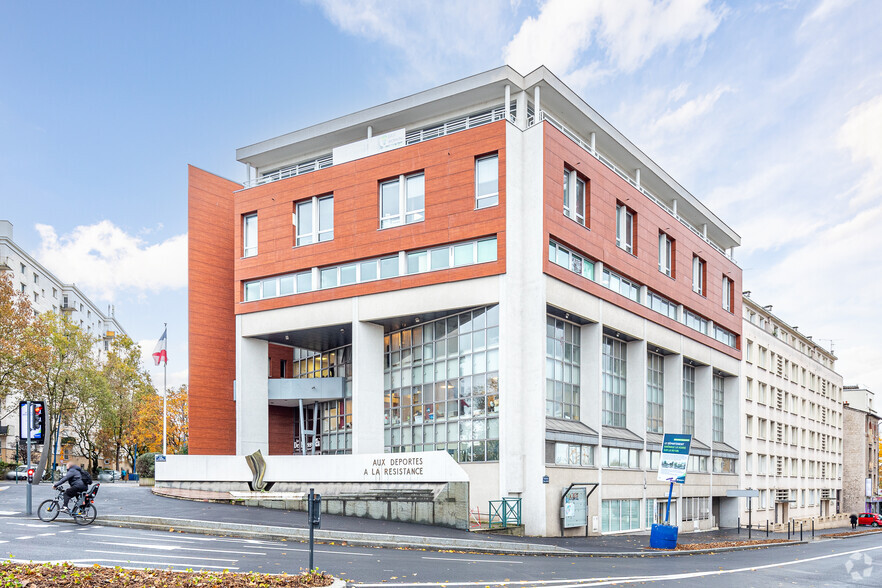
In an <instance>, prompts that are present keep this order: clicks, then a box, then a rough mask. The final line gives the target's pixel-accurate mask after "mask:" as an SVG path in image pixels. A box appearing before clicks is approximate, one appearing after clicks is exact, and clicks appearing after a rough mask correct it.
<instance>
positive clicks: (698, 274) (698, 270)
mask: <svg viewBox="0 0 882 588" xmlns="http://www.w3.org/2000/svg"><path fill="white" fill-rule="evenodd" d="M704 272H705V266H704V260H703V259H701V258H700V257H698V256H697V255H694V256H692V290H693V291H694V292H696V293H697V294H701V295H702V296H705V291H704Z"/></svg>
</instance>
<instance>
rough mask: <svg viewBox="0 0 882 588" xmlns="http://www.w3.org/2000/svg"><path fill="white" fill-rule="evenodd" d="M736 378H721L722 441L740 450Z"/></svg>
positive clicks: (738, 402) (739, 416)
mask: <svg viewBox="0 0 882 588" xmlns="http://www.w3.org/2000/svg"><path fill="white" fill-rule="evenodd" d="M738 380H739V378H737V377H732V378H723V441H725V442H726V444H727V445H730V446H732V447H734V448H735V449H738V450H740V449H741V413H740V412H739V410H738V407H739V406H740V403H741V388H740V386H739V383H738ZM828 449H829V448H828ZM739 465H740V464H739Z"/></svg>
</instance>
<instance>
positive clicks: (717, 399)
mask: <svg viewBox="0 0 882 588" xmlns="http://www.w3.org/2000/svg"><path fill="white" fill-rule="evenodd" d="M713 394H714V408H713V411H714V412H713V418H714V424H713V426H714V441H719V442H722V441H723V378H722V376H717V375H714V382H713Z"/></svg>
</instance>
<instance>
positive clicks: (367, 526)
mask: <svg viewBox="0 0 882 588" xmlns="http://www.w3.org/2000/svg"><path fill="white" fill-rule="evenodd" d="M44 494H45V496H44ZM51 494H52V490H51V486H45V485H40V486H38V487H35V488H34V504H35V507H36V505H38V504H39V503H40V501H42V500H45V498H48V497H50V495H51ZM182 497H183V496H182ZM187 498H190V499H188V500H181V499H178V498H166V497H162V496H157V495H155V494H153V493H152V492H151V491H150V489H149V488H141V487H138V486H136V485H135V484H132V483H120V482H117V483H115V484H102V485H101V489H100V491H99V493H98V496H97V500H96V505H97V507H98V512H99V522H102V523H103V524H108V525H110V524H112V525H120V526H129V527H139V528H154V529H162V530H168V529H169V528H174V529H175V530H178V531H190V532H198V533H206V534H215V535H216V534H223V535H237V536H244V537H253V538H261V537H263V538H276V539H279V538H286V539H290V540H302V539H304V538H305V536H306V529H307V526H306V513H305V512H302V511H290V510H282V509H273V508H262V507H248V506H240V505H234V504H227V503H217V502H201V501H198V500H205V499H210V498H216V497H213V496H211V495H205V493H202V492H198V493H193V494H192V495H191V496H188V497H187ZM19 502H20V504H18V503H19ZM13 504H14V505H15V506H16V507H18V508H17V510H23V504H24V485H22V484H19V485H18V486H15V485H14V484H13V485H10V486H9V488H8V490H7V491H4V492H0V511H11V510H13V509H12V508H11V505H13ZM838 530H845V529H844V528H843V529H838ZM836 531H837V529H825V530H823V531H816V535H821V534H824V533H832V532H836ZM316 537H317V539H318V540H320V541H327V542H330V541H333V542H338V543H339V542H347V543H350V544H362V545H371V546H381V545H382V546H390V547H391V546H394V547H412V548H417V549H461V550H464V551H486V552H497V553H503V552H504V553H525V554H561V555H564V554H569V555H577V554H578V555H585V554H591V555H597V556H613V555H631V556H638V555H639V556H644V557H645V556H659V555H665V556H670V555H672V554H674V553H676V554H677V555H683V554H689V553H690V552H668V551H661V552H660V551H648V550H647V549H646V548H648V547H649V533H648V532H643V533H636V534H624V535H605V536H602V537H567V538H560V537H513V536H507V535H505V536H503V535H494V534H487V533H479V532H469V531H461V530H458V529H449V528H446V527H435V526H428V525H419V524H414V523H401V522H395V521H381V520H373V519H365V518H356V517H343V516H335V515H327V514H323V515H322V528H321V530H319V531H317V532H316ZM765 538H766V535H765V531H764V530H763V531H762V532H758V531H757V530H754V532H753V539H754V540H758V539H765ZM786 538H787V535H786V533H777V534H776V533H769V539H786ZM804 538H805V540H806V541H810V540H811V534H810V531H809V530H807V529H806V530H804ZM795 539H796V540H797V541H798V540H799V535H798V532H797V535H796V537H795ZM733 540H745V541H746V540H747V531H746V530H742V531H741V534H740V535H739V534H738V533H737V530H735V529H724V530H720V531H708V532H700V533H683V534H681V535H680V536H679V543H680V544H688V543H711V542H717V541H733ZM717 551H719V550H717Z"/></svg>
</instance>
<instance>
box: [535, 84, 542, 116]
mask: <svg viewBox="0 0 882 588" xmlns="http://www.w3.org/2000/svg"><path fill="white" fill-rule="evenodd" d="M540 110H542V103H541V101H540V98H539V86H538V85H537V86H536V87H535V88H533V122H539V111H540Z"/></svg>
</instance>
